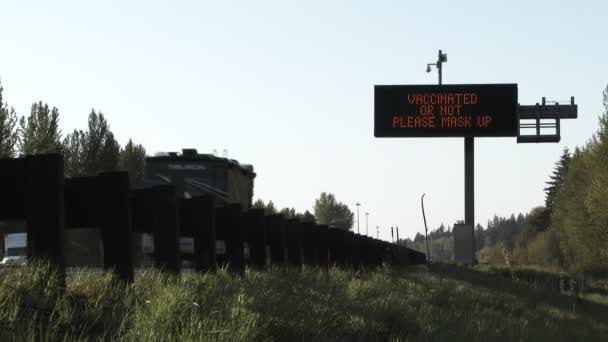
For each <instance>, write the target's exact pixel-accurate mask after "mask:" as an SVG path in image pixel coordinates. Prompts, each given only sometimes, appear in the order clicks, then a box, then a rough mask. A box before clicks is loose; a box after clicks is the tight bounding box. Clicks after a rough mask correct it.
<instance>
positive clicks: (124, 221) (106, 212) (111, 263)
mask: <svg viewBox="0 0 608 342" xmlns="http://www.w3.org/2000/svg"><path fill="white" fill-rule="evenodd" d="M97 181H98V183H97V185H98V186H97V190H98V192H97V196H99V200H98V201H99V202H98V203H99V205H100V208H99V209H100V212H99V215H98V224H99V229H100V230H101V238H102V241H103V251H104V252H103V267H104V268H105V269H112V270H114V273H115V274H116V275H117V276H118V278H119V279H120V280H123V281H125V282H127V283H131V282H133V279H134V274H133V271H134V267H133V234H132V232H131V210H130V203H129V174H128V173H127V172H105V173H101V174H99V176H98V177H97Z"/></svg>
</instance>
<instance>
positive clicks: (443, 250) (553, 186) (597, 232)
mask: <svg viewBox="0 0 608 342" xmlns="http://www.w3.org/2000/svg"><path fill="white" fill-rule="evenodd" d="M602 104H603V110H602V113H601V114H600V116H599V129H598V131H597V132H595V133H594V134H593V135H592V136H591V138H590V139H589V140H588V141H587V142H586V143H585V144H584V145H583V146H580V147H579V146H577V147H576V148H575V149H574V152H570V150H569V149H568V148H564V150H563V152H562V154H561V156H560V158H559V160H557V162H556V163H555V166H554V169H553V172H552V173H551V175H550V176H549V179H548V181H547V182H546V187H545V189H544V192H545V203H544V206H539V207H536V208H533V209H532V210H531V211H530V212H528V213H525V214H522V213H519V214H517V215H515V214H513V215H511V216H510V217H498V216H494V218H493V219H492V220H489V221H488V222H487V224H486V227H485V228H484V227H483V226H481V225H480V224H478V225H477V226H476V227H475V242H476V249H477V252H478V256H477V257H478V260H479V261H480V262H488V263H503V264H524V265H539V266H545V267H550V268H557V269H564V270H567V271H570V272H587V271H596V270H608V87H606V88H605V89H604V91H603V93H602ZM400 243H402V244H405V245H408V246H410V247H412V248H415V249H417V250H420V251H423V252H424V251H425V250H426V245H425V236H424V235H422V234H420V233H418V234H417V235H416V236H415V238H414V239H413V240H412V239H405V240H403V241H400ZM453 243H454V241H453V235H452V230H451V227H450V226H448V227H447V228H446V227H445V226H444V225H443V224H442V225H441V226H440V227H438V228H436V229H433V230H431V232H430V234H429V244H430V246H431V259H433V260H443V261H451V260H453Z"/></svg>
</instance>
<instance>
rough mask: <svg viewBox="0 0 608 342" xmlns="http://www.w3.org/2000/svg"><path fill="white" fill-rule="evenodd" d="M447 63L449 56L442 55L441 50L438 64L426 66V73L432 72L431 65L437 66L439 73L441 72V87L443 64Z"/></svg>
mask: <svg viewBox="0 0 608 342" xmlns="http://www.w3.org/2000/svg"><path fill="white" fill-rule="evenodd" d="M447 61H448V54H447V53H442V52H441V50H439V56H438V58H437V62H436V63H427V64H426V72H431V65H432V66H435V67H436V68H437V71H439V85H441V64H442V63H445V62H447Z"/></svg>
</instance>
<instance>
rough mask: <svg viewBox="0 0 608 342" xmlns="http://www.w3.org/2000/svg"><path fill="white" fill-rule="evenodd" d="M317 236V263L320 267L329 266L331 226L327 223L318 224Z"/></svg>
mask: <svg viewBox="0 0 608 342" xmlns="http://www.w3.org/2000/svg"><path fill="white" fill-rule="evenodd" d="M316 228H317V234H316V235H317V238H316V241H315V244H316V246H317V264H318V265H319V266H320V267H323V268H327V267H329V262H330V261H329V228H328V226H327V225H324V224H318V225H317V226H316Z"/></svg>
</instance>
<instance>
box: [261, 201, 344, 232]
mask: <svg viewBox="0 0 608 342" xmlns="http://www.w3.org/2000/svg"><path fill="white" fill-rule="evenodd" d="M253 207H254V208H260V209H264V212H265V213H266V215H272V214H281V215H283V216H284V217H286V218H294V219H299V220H300V221H302V222H315V223H317V224H325V225H328V226H333V227H336V228H339V229H344V230H351V229H352V227H353V223H354V222H355V214H354V213H353V212H352V211H351V210H350V209H349V208H348V206H347V205H346V204H344V203H342V202H339V201H338V200H336V197H335V196H334V194H332V193H327V192H322V193H321V195H319V198H317V199H316V200H315V203H314V206H313V211H314V214H313V213H311V212H310V211H309V210H306V211H305V212H303V213H299V212H297V211H296V210H295V209H294V208H283V209H281V210H277V208H276V207H275V204H274V203H273V202H272V201H268V202H267V203H264V201H263V200H262V199H257V200H256V201H255V202H254V203H253Z"/></svg>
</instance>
